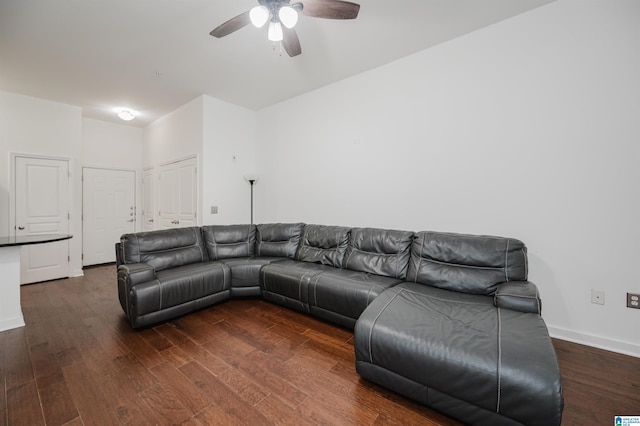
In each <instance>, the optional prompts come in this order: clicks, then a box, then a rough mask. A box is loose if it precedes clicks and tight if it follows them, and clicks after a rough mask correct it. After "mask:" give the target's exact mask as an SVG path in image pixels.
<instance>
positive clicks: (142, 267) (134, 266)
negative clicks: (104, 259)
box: [118, 263, 156, 287]
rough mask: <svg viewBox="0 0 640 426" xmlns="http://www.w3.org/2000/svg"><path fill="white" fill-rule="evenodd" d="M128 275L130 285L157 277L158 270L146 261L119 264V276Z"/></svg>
mask: <svg viewBox="0 0 640 426" xmlns="http://www.w3.org/2000/svg"><path fill="white" fill-rule="evenodd" d="M120 277H123V278H124V277H126V280H127V283H128V285H129V287H132V286H134V285H136V284H139V283H143V282H146V281H152V280H155V279H156V271H155V270H154V269H153V268H152V267H151V266H150V265H147V264H146V263H130V264H128V265H120V266H118V278H120Z"/></svg>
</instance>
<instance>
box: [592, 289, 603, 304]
mask: <svg viewBox="0 0 640 426" xmlns="http://www.w3.org/2000/svg"><path fill="white" fill-rule="evenodd" d="M591 303H594V304H596V305H604V291H600V290H594V289H591Z"/></svg>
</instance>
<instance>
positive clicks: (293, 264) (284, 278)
mask: <svg viewBox="0 0 640 426" xmlns="http://www.w3.org/2000/svg"><path fill="white" fill-rule="evenodd" d="M331 270H335V268H334V267H333V266H326V265H321V264H318V263H309V262H299V261H297V260H291V259H286V260H282V261H279V262H273V263H270V264H268V265H265V266H263V267H262V269H260V287H261V288H262V296H263V297H264V298H265V299H267V300H269V301H271V302H275V303H278V304H281V305H285V306H289V307H292V308H294V309H297V310H300V311H303V312H307V313H308V312H309V283H311V282H312V281H313V279H314V278H315V277H316V276H319V275H320V274H321V273H323V272H327V271H331Z"/></svg>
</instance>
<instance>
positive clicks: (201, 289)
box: [131, 262, 231, 315]
mask: <svg viewBox="0 0 640 426" xmlns="http://www.w3.org/2000/svg"><path fill="white" fill-rule="evenodd" d="M230 283H231V275H230V273H229V267H228V266H226V265H225V264H223V263H218V262H203V263H194V264H191V265H186V266H179V267H175V268H171V269H165V270H162V271H159V272H157V273H156V279H155V280H153V281H147V282H145V283H140V284H138V285H135V286H132V288H131V291H132V292H133V303H134V304H135V305H136V314H137V315H144V314H148V313H150V312H156V311H161V310H163V309H166V308H169V307H172V306H176V305H180V304H182V303H185V302H189V301H193V300H197V299H200V298H202V297H206V296H209V295H212V294H215V293H221V292H227V293H228V292H229V288H230Z"/></svg>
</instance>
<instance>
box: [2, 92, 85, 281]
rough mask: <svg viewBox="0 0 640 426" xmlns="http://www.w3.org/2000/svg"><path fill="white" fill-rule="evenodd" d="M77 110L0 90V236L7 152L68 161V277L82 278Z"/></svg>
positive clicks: (5, 209)
mask: <svg viewBox="0 0 640 426" xmlns="http://www.w3.org/2000/svg"><path fill="white" fill-rule="evenodd" d="M81 122H82V120H81V109H80V108H79V107H76V106H72V105H66V104H61V103H57V102H51V101H47V100H44V99H37V98H32V97H29V96H23V95H18V94H15V93H9V92H2V91H0V235H9V206H8V204H9V193H10V187H9V185H10V178H9V173H10V170H11V168H10V165H9V159H10V154H11V153H17V154H31V155H43V156H51V157H59V158H65V159H70V163H69V164H70V167H71V197H70V205H71V221H70V232H71V233H72V234H73V238H72V239H71V240H70V241H69V247H70V256H71V271H70V273H71V275H72V276H76V275H82V258H81V254H82V222H81V220H80V215H81V213H82V198H81V194H82V190H81V189H82V182H81V180H80V178H81V170H82V156H81V153H82V146H81V144H82V142H81V140H82V138H81V133H82V132H81Z"/></svg>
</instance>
